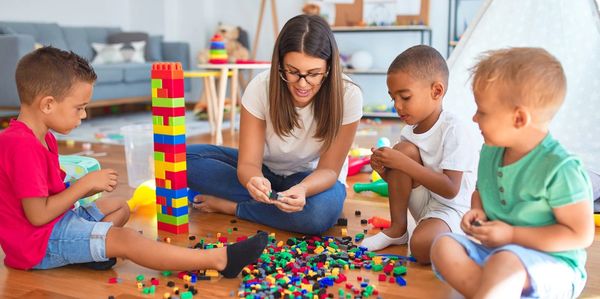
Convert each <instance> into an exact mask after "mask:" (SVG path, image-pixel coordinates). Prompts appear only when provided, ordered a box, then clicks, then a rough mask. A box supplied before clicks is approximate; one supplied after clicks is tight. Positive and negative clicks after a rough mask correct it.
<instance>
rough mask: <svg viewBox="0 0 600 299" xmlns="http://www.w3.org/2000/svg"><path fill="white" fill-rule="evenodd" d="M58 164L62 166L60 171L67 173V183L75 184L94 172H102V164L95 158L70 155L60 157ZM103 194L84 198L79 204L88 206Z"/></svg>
mask: <svg viewBox="0 0 600 299" xmlns="http://www.w3.org/2000/svg"><path fill="white" fill-rule="evenodd" d="M58 162H59V164H60V169H62V170H63V171H64V172H65V173H66V176H65V183H68V184H69V185H70V184H73V183H75V182H76V181H77V180H79V179H80V178H82V177H83V176H84V175H86V174H88V173H90V172H92V171H98V170H100V162H98V160H96V159H94V158H90V157H83V156H76V155H69V156H59V157H58ZM101 195H102V193H101V192H100V193H96V194H94V195H92V196H88V197H86V198H82V199H80V200H78V201H77V204H79V205H81V206H86V205H88V204H90V203H91V202H93V201H95V200H97V199H98V198H100V196H101Z"/></svg>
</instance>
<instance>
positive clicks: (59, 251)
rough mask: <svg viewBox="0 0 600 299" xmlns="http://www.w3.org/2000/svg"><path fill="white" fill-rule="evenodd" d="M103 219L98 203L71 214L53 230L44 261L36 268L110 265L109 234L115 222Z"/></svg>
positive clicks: (73, 211) (68, 212) (72, 211)
mask: <svg viewBox="0 0 600 299" xmlns="http://www.w3.org/2000/svg"><path fill="white" fill-rule="evenodd" d="M102 218H104V214H102V212H101V211H100V210H99V209H98V207H97V206H96V203H91V204H89V205H88V206H86V207H78V208H75V209H73V210H69V211H67V213H65V216H64V217H63V218H62V219H61V220H59V221H58V222H57V223H56V224H55V225H54V228H53V229H52V234H51V235H50V239H49V240H48V248H47V249H46V255H45V256H44V259H43V260H42V261H41V262H40V263H39V264H37V265H36V266H35V267H33V268H34V269H51V268H56V267H61V266H64V265H68V264H77V263H87V262H103V261H107V260H108V258H107V257H106V234H107V233H108V230H109V229H110V227H111V226H112V222H100V220H102Z"/></svg>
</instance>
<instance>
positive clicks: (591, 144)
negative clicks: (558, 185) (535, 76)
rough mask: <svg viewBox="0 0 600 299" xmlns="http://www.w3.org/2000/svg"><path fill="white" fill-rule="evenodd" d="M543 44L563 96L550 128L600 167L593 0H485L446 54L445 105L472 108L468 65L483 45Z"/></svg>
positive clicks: (597, 22) (597, 29)
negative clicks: (554, 61)
mask: <svg viewBox="0 0 600 299" xmlns="http://www.w3.org/2000/svg"><path fill="white" fill-rule="evenodd" d="M506 47H541V48H544V49H546V50H547V51H549V52H550V53H552V54H553V55H554V56H555V57H557V58H558V59H559V60H560V62H561V63H562V65H563V68H564V70H565V73H566V76H567V96H566V100H565V103H564V105H563V106H562V108H561V110H560V111H559V113H558V114H557V115H556V117H555V118H554V120H553V123H552V126H551V133H552V134H553V135H554V137H556V138H558V139H559V140H560V142H561V143H562V144H563V145H564V146H565V147H567V148H568V149H569V150H570V151H571V152H573V153H575V154H577V155H579V156H580V157H581V158H583V160H584V162H585V163H586V165H587V166H588V167H590V168H592V169H595V170H600V18H599V16H598V7H597V6H596V3H595V1H594V0H544V1H542V0H525V1H524V0H487V1H486V2H485V3H484V4H482V8H481V10H480V12H479V14H478V16H477V17H476V18H475V20H474V21H473V22H472V23H471V24H470V26H469V28H468V29H467V31H466V32H465V34H464V35H463V37H462V39H461V40H460V42H459V43H458V45H457V47H456V49H455V50H454V52H452V55H451V56H450V58H449V60H448V65H449V67H450V82H449V88H448V94H447V95H446V97H445V98H446V99H445V100H444V101H445V103H444V107H445V109H448V110H451V111H453V112H455V113H458V114H459V115H462V116H464V117H466V118H470V117H472V115H473V113H474V112H475V102H474V100H473V93H472V91H471V80H470V73H469V71H468V69H469V68H471V67H472V66H473V65H475V63H476V61H477V57H478V56H479V55H480V54H481V53H482V52H484V51H487V50H492V49H500V48H506Z"/></svg>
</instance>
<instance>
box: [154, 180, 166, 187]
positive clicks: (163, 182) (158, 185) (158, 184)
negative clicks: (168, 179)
mask: <svg viewBox="0 0 600 299" xmlns="http://www.w3.org/2000/svg"><path fill="white" fill-rule="evenodd" d="M165 185H166V184H165V180H163V179H156V187H161V188H166V187H165Z"/></svg>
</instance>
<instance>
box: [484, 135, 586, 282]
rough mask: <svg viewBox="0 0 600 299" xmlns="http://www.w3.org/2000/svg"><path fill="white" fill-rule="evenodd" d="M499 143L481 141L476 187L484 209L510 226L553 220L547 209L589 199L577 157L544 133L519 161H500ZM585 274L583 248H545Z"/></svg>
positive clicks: (545, 224) (583, 276) (543, 222)
mask: <svg viewBox="0 0 600 299" xmlns="http://www.w3.org/2000/svg"><path fill="white" fill-rule="evenodd" d="M503 156H504V148H503V147H492V146H487V145H484V146H483V148H482V150H481V158H480V160H479V171H478V177H477V189H478V191H479V194H480V195H481V202H482V204H483V209H484V210H485V214H486V215H487V217H488V219H490V220H500V221H503V222H506V223H508V224H510V225H513V226H547V225H552V224H555V223H556V219H555V218H554V213H553V212H552V208H558V207H562V206H566V205H569V204H573V203H576V202H579V201H581V200H589V201H592V186H591V183H590V179H589V178H588V176H587V173H586V172H585V170H584V168H583V167H582V165H581V161H580V160H579V159H578V158H577V157H575V156H573V155H571V154H569V153H568V152H567V151H566V150H565V149H564V148H563V147H562V146H561V145H560V143H558V141H556V140H555V139H554V138H552V136H551V135H550V134H548V135H547V136H546V137H545V138H544V140H542V142H541V143H540V144H538V145H537V146H536V147H535V148H534V149H533V150H532V151H531V152H529V153H528V154H527V155H525V156H524V157H523V158H521V159H520V160H519V161H517V162H515V163H512V164H510V165H507V166H502V159H503ZM548 253H549V254H551V255H553V256H555V257H557V258H559V259H561V260H563V261H564V262H566V263H567V264H568V265H569V266H571V267H572V268H574V269H577V270H579V272H580V273H581V275H582V278H585V277H586V272H585V261H586V252H585V250H584V249H577V250H569V251H560V252H548Z"/></svg>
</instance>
